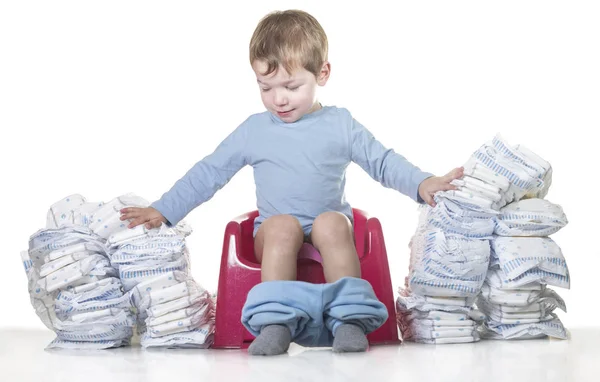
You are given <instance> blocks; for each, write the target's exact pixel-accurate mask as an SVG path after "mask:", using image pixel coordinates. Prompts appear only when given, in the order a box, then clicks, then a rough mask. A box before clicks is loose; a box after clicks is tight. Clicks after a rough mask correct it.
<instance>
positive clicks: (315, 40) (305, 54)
mask: <svg viewBox="0 0 600 382" xmlns="http://www.w3.org/2000/svg"><path fill="white" fill-rule="evenodd" d="M256 60H260V61H265V62H266V63H267V65H268V68H267V71H266V72H265V73H262V74H263V75H268V74H271V73H273V72H274V71H275V70H277V69H278V68H279V67H280V66H283V67H284V68H285V70H286V71H287V72H288V73H292V71H293V70H294V69H297V68H304V69H306V70H307V71H309V72H311V73H312V74H314V75H315V77H318V75H319V73H320V71H321V67H322V66H323V63H324V62H325V61H327V35H326V34H325V31H324V30H323V28H322V27H321V25H320V24H319V22H318V21H317V19H315V18H314V17H313V16H311V15H309V14H308V13H306V12H304V11H299V10H287V11H276V12H272V13H269V14H268V15H266V16H265V17H263V18H262V20H260V22H259V23H258V25H257V27H256V29H255V30H254V34H253V35H252V39H251V40H250V65H252V64H254V61H256Z"/></svg>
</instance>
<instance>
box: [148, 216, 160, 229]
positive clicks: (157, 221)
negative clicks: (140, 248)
mask: <svg viewBox="0 0 600 382" xmlns="http://www.w3.org/2000/svg"><path fill="white" fill-rule="evenodd" d="M161 224H162V221H161V220H160V218H156V219H152V220H150V221H149V222H147V223H146V228H148V229H152V228H158V227H160V225H161Z"/></svg>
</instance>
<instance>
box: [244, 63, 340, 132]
mask: <svg viewBox="0 0 600 382" xmlns="http://www.w3.org/2000/svg"><path fill="white" fill-rule="evenodd" d="M252 69H253V70H254V73H255V74H256V79H257V81H258V86H259V87H260V97H261V98H262V101H263V104H264V105H265V107H266V108H267V110H268V111H270V112H271V113H273V114H274V115H276V116H278V117H279V118H280V119H281V120H282V121H284V122H287V123H291V122H296V121H297V120H299V119H300V118H302V116H304V115H306V114H308V113H311V112H313V111H315V110H316V109H317V108H318V104H317V102H316V93H317V86H323V85H325V83H326V82H327V79H328V78H329V71H330V65H329V63H328V62H326V63H325V64H323V69H322V70H321V73H319V77H318V78H315V75H314V74H312V73H311V72H309V71H308V70H306V69H304V68H301V69H296V70H295V71H294V72H293V73H292V74H289V73H288V72H287V71H286V70H285V68H283V67H279V69H277V70H275V71H274V72H273V73H271V74H269V75H267V76H263V75H262V74H261V73H264V72H266V70H267V64H266V63H265V62H264V61H258V60H257V61H254V63H253V64H252Z"/></svg>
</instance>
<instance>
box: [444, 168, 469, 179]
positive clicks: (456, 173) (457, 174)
mask: <svg viewBox="0 0 600 382" xmlns="http://www.w3.org/2000/svg"><path fill="white" fill-rule="evenodd" d="M464 175H465V168H464V167H457V168H455V169H454V170H452V171H450V172H449V173H447V174H446V175H444V177H443V178H444V181H446V182H452V181H453V180H454V179H460V178H462V177H463V176H464Z"/></svg>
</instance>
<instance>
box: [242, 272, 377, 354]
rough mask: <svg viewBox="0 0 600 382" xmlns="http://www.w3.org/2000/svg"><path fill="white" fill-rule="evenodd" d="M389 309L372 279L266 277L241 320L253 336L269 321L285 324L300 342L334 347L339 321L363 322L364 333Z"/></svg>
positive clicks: (303, 344) (245, 309)
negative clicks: (321, 281)
mask: <svg viewBox="0 0 600 382" xmlns="http://www.w3.org/2000/svg"><path fill="white" fill-rule="evenodd" d="M387 318H388V312H387V309H386V308H385V305H383V304H382V303H381V302H380V301H379V300H378V299H377V297H376V296H375V292H373V288H372V287H371V284H369V282H368V281H366V280H363V279H359V278H355V277H344V278H342V279H340V280H338V281H336V282H334V283H329V284H311V283H307V282H303V281H266V282H263V283H260V284H258V285H256V286H255V287H254V288H252V290H250V292H249V293H248V298H247V299H246V304H245V305H244V308H243V309H242V323H243V324H244V326H245V327H246V328H247V329H248V331H250V333H252V334H253V335H254V336H258V335H259V334H260V331H261V329H262V328H263V327H264V326H268V325H275V324H278V325H286V326H287V327H288V328H289V329H290V332H291V333H292V341H294V342H296V343H297V344H299V345H302V346H309V347H310V346H331V345H332V343H333V337H334V334H335V332H336V330H337V328H338V326H340V325H341V324H344V323H350V324H354V325H358V326H360V327H361V328H362V329H363V330H364V332H365V333H366V334H368V333H371V332H372V331H374V330H376V329H377V328H379V327H380V326H381V325H383V323H384V322H385V321H386V320H387Z"/></svg>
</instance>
